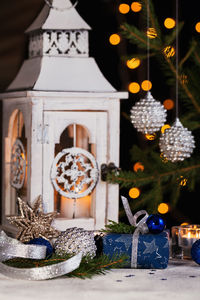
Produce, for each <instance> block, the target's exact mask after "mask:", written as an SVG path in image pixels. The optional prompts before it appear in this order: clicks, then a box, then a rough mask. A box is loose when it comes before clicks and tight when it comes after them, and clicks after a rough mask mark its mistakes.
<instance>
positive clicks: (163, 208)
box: [158, 203, 169, 214]
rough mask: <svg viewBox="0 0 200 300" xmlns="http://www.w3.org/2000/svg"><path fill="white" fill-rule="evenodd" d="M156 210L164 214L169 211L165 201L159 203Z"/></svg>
mask: <svg viewBox="0 0 200 300" xmlns="http://www.w3.org/2000/svg"><path fill="white" fill-rule="evenodd" d="M158 212H159V213H160V214H166V213H168V212H169V205H168V204H167V203H160V204H159V205H158Z"/></svg>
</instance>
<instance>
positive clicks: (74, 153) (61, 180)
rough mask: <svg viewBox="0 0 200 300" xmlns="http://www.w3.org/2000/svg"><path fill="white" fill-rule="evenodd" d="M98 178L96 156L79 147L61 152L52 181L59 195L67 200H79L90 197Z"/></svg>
mask: <svg viewBox="0 0 200 300" xmlns="http://www.w3.org/2000/svg"><path fill="white" fill-rule="evenodd" d="M98 177H99V171H98V166H97V162H96V160H95V158H94V156H93V155H92V154H91V153H89V152H88V151H86V150H84V149H82V148H77V147H73V148H68V149H63V150H62V151H61V152H59V153H58V154H57V155H56V157H55V159H54V161H53V164H52V168H51V181H52V183H53V185H54V187H55V189H56V190H57V191H58V193H59V194H60V195H62V196H64V197H66V198H73V199H77V198H82V197H85V196H87V195H89V194H90V193H91V192H92V191H93V189H94V188H95V186H96V184H97V181H98Z"/></svg>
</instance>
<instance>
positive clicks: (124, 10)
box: [119, 3, 130, 14]
mask: <svg viewBox="0 0 200 300" xmlns="http://www.w3.org/2000/svg"><path fill="white" fill-rule="evenodd" d="M129 10H130V6H129V5H128V4H126V3H121V4H120V5H119V12H120V13H121V14H127V13H128V12H129Z"/></svg>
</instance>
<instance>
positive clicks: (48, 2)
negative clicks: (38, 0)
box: [44, 0, 78, 12]
mask: <svg viewBox="0 0 200 300" xmlns="http://www.w3.org/2000/svg"><path fill="white" fill-rule="evenodd" d="M44 1H45V3H46V4H47V5H48V6H49V7H50V8H52V9H55V10H58V11H61V12H62V11H65V10H68V9H71V8H75V7H76V5H77V4H78V0H77V1H76V2H75V3H74V4H72V5H71V6H69V7H65V8H59V7H56V6H53V5H52V4H51V3H50V1H49V0H44Z"/></svg>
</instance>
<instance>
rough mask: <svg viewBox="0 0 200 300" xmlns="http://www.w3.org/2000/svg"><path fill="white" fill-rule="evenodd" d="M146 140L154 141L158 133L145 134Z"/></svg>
mask: <svg viewBox="0 0 200 300" xmlns="http://www.w3.org/2000/svg"><path fill="white" fill-rule="evenodd" d="M145 138H146V139H147V140H149V141H153V140H155V139H156V133H153V134H145Z"/></svg>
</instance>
